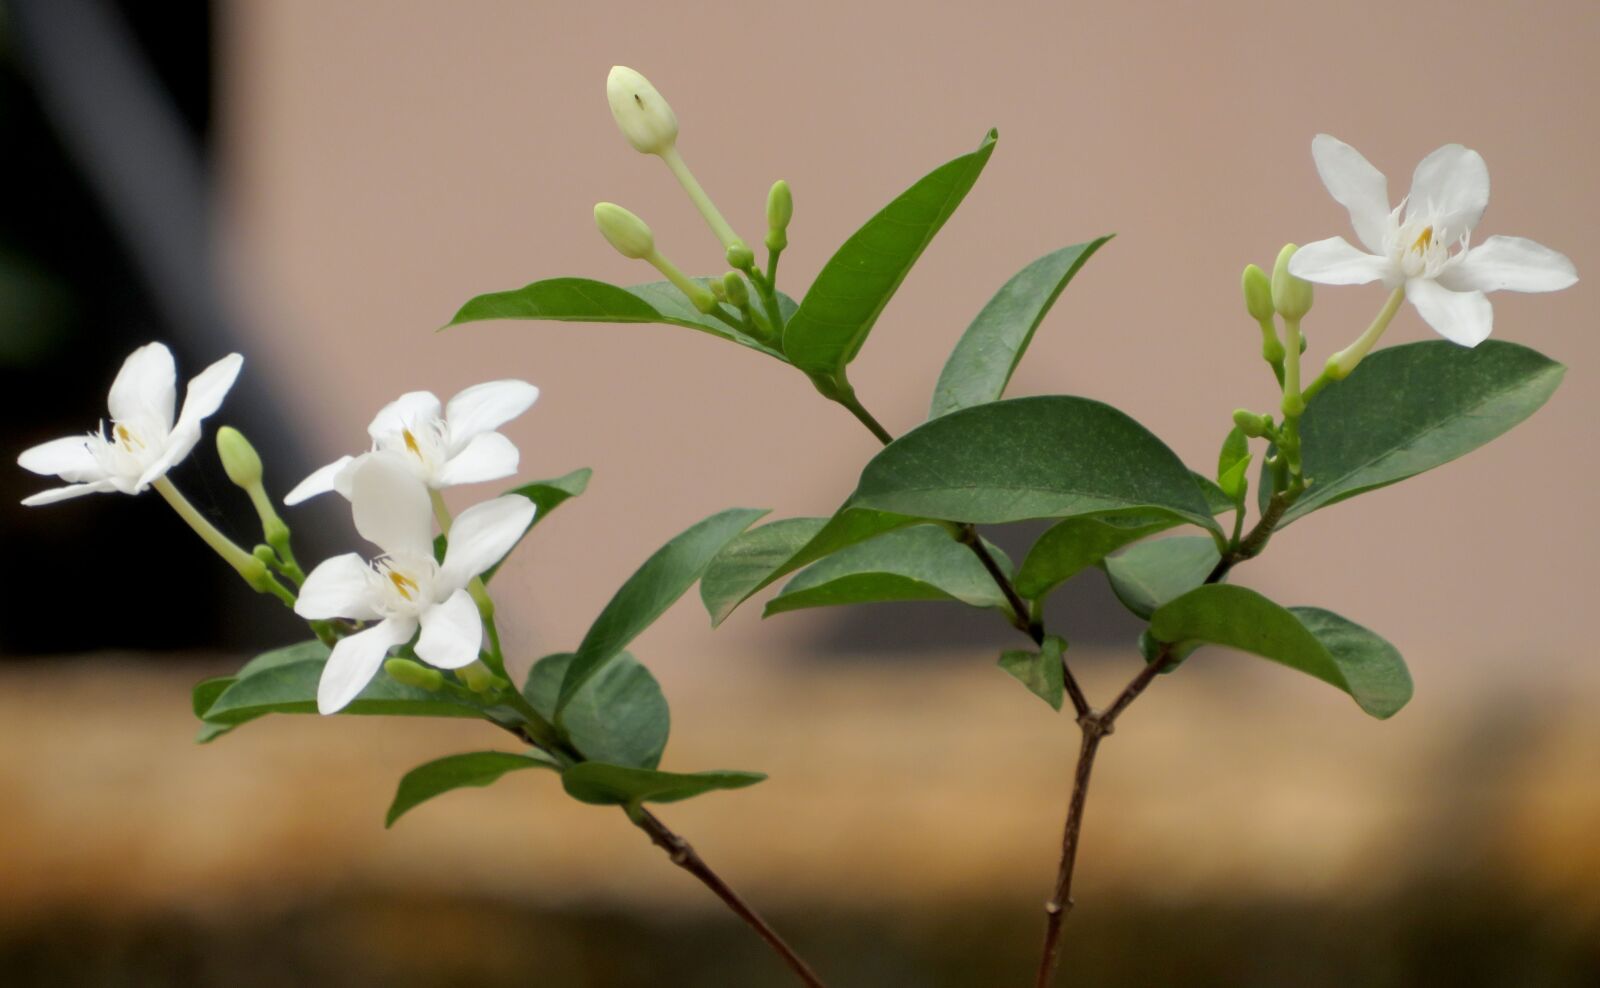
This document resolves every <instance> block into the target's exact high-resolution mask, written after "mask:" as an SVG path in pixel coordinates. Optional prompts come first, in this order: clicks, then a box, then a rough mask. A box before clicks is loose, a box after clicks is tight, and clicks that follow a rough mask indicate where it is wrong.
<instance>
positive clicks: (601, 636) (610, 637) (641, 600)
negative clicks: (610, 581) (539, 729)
mask: <svg viewBox="0 0 1600 988" xmlns="http://www.w3.org/2000/svg"><path fill="white" fill-rule="evenodd" d="M764 514H766V511H765V510H762V509H756V508H729V509H728V510H726V511H720V512H718V513H716V514H714V515H712V516H711V517H709V518H707V519H705V520H704V521H701V522H698V523H696V524H695V525H694V526H692V527H691V528H689V529H688V530H687V531H685V532H684V533H683V534H681V535H679V536H677V537H676V538H674V539H673V540H672V541H671V542H668V543H667V544H666V545H664V546H662V547H661V548H660V549H658V550H656V552H655V554H654V555H652V556H651V557H650V558H649V559H647V560H645V562H644V565H643V566H640V567H639V569H638V571H637V572H635V573H634V574H633V575H632V576H630V577H628V581H627V582H626V583H624V584H623V585H622V587H621V589H619V590H618V591H617V593H616V595H615V596H613V597H612V598H611V601H610V602H609V603H607V604H606V606H605V609H604V610H602V611H601V612H600V616H599V617H597V618H595V621H594V624H592V625H590V626H589V632H588V634H586V635H584V637H583V642H582V643H581V644H579V645H578V653H577V655H576V656H575V657H574V658H573V660H572V663H571V664H570V665H569V666H567V673H566V677H565V678H564V679H563V680H562V682H561V691H560V695H559V697H558V699H557V701H556V713H557V714H558V715H559V714H561V712H562V711H563V710H564V709H565V707H566V705H567V704H568V703H570V702H571V701H572V698H573V697H574V696H576V695H577V693H578V690H580V689H582V688H583V684H584V683H586V682H588V681H589V678H590V677H591V676H593V675H594V674H595V673H597V672H599V671H600V669H601V667H602V666H604V665H605V664H606V663H607V662H609V661H611V660H612V659H613V658H615V657H616V656H617V655H618V654H620V653H621V652H622V650H623V649H624V648H627V647H628V643H629V642H631V641H633V639H634V638H635V637H637V636H638V634H639V633H640V632H641V631H643V630H644V629H646V628H648V627H649V626H650V625H651V624H652V623H653V622H654V621H655V619H656V618H658V617H660V616H661V615H662V614H663V613H665V612H666V609H667V608H668V607H671V606H672V604H673V603H674V602H675V601H676V600H677V599H678V598H679V597H681V596H683V593H684V591H685V590H688V589H689V588H690V587H692V586H694V583H695V581H696V580H698V579H700V575H701V574H702V573H704V572H705V569H706V567H707V566H709V565H710V564H711V560H712V558H713V557H715V556H716V554H717V553H718V552H719V551H721V549H722V547H723V546H725V545H727V544H728V542H729V541H731V540H732V539H733V537H734V536H735V535H738V534H739V533H740V532H742V531H744V530H745V529H746V528H747V527H749V525H750V523H751V522H753V521H755V520H756V519H757V518H760V517H761V516H762V515H764Z"/></svg>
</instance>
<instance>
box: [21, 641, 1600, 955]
mask: <svg viewBox="0 0 1600 988" xmlns="http://www.w3.org/2000/svg"><path fill="white" fill-rule="evenodd" d="M235 665H237V663H229V662H221V661H219V662H216V663H214V670H213V668H212V664H209V663H200V662H196V663H193V664H191V666H190V667H180V668H178V669H173V668H171V667H169V666H165V665H162V666H157V665H156V664H155V663H154V662H151V661H148V660H146V659H143V658H141V657H136V656H105V655H102V656H93V657H86V658H83V659H79V660H71V661H42V660H41V661H36V662H24V663H13V664H11V665H9V666H7V667H3V668H0V794H3V795H0V799H3V811H0V984H4V985H7V986H13V985H119V986H120V985H167V984H182V985H246V986H253V985H280V984H318V985H330V984H333V985H346V984H348V985H356V984H385V985H407V986H409V985H436V984H472V985H480V984H481V985H501V984H504V985H532V984H537V985H558V986H567V985H573V986H613V985H617V986H631V985H707V986H710V985H718V986H722V985H768V984H771V985H783V984H786V983H787V982H786V978H785V975H784V973H783V972H782V971H781V969H780V968H779V967H778V966H777V965H776V963H775V962H774V961H772V960H771V959H770V958H769V957H768V956H767V955H766V954H765V953H764V952H763V951H762V949H761V947H760V946H759V945H758V944H757V942H756V941H755V939H754V938H753V937H750V936H748V935H747V934H746V933H745V932H744V931H743V930H742V929H741V928H740V927H738V926H737V925H736V923H735V921H734V920H733V919H732V918H731V917H730V916H729V915H727V914H725V913H722V912H720V911H719V908H718V907H717V905H716V903H715V902H714V901H713V899H712V898H711V896H710V895H709V894H707V893H706V892H705V891H704V890H703V889H702V888H700V887H699V886H698V885H696V884H694V883H693V882H692V881H691V880H690V879H688V878H687V877H686V876H685V875H683V874H682V873H681V872H679V871H678V870H677V869H675V868H673V867H671V866H670V865H669V864H668V862H667V861H666V860H665V858H664V857H663V856H662V855H661V854H660V852H658V851H657V850H655V849H654V848H652V847H651V846H649V844H648V843H647V842H646V841H645V840H644V839H643V838H642V836H641V835H640V834H639V833H638V832H636V831H635V830H633V829H632V828H631V827H629V826H628V825H627V823H626V821H625V820H624V818H623V816H622V814H620V813H615V812H608V811H606V810H603V809H599V808H592V807H584V806H579V805H577V804H574V803H573V802H571V801H570V800H568V799H566V798H565V797H564V796H563V795H562V794H561V792H560V790H559V787H558V784H557V782H556V781H555V779H554V778H553V777H551V776H549V775H546V774H543V773H538V772H527V773H521V774H519V775H516V776H512V777H509V778H507V779H505V780H502V782H501V783H499V784H498V785H496V786H495V787H493V788H491V789H487V790H468V791H464V792H457V793H452V794H449V795H447V796H446V797H444V798H442V799H440V800H438V801H437V802H435V803H431V804H428V805H425V806H423V807H422V808H420V809H418V810H416V811H414V813H413V814H412V815H411V816H409V817H407V818H405V819H403V820H401V821H400V822H399V823H398V824H397V825H396V827H395V828H394V829H393V830H391V831H385V830H384V829H383V814H384V810H385V809H386V807H387V805H388V800H389V798H390V796H391V795H392V791H393V786H394V783H395V781H396V779H397V778H398V777H399V776H400V775H401V774H402V773H403V772H404V771H405V770H407V769H409V768H411V767H412V766H414V765H416V764H418V763H420V762H422V761H426V760H428V759H430V758H433V757H437V756H439V755H443V754H447V753H452V752H458V751H468V750H474V749H478V748H489V747H497V746H502V739H501V738H500V737H499V736H497V734H496V733H495V732H493V731H492V730H491V729H490V728H488V727H487V726H482V725H477V724H472V723H465V722H462V723H456V722H442V721H440V722H434V721H427V722H424V721H400V720H379V719H371V720H363V719H352V718H340V719H337V720H321V719H318V718H315V717H295V718H290V717H277V718H269V719H267V720H264V721H260V722H257V723H254V724H251V725H248V726H247V727H245V728H244V729H242V730H240V731H238V732H236V733H235V734H234V735H230V736H228V737H225V738H222V739H220V740H219V741H217V742H216V743H214V744H212V745H210V746H205V747H199V746H196V745H194V744H193V743H192V742H191V737H192V734H193V732H194V727H195V725H194V722H193V720H192V719H191V717H190V714H189V699H188V691H189V686H190V685H191V683H193V682H194V681H195V680H197V679H199V678H201V677H202V676H204V675H207V674H210V673H211V672H213V671H216V672H222V671H225V670H227V669H229V668H231V667H233V666H235ZM1430 668H1437V666H1432V667H1430ZM1475 668H1476V667H1475ZM720 672H725V673H726V675H720V676H719V678H717V679H715V680H709V679H698V680H696V681H693V682H679V681H674V680H673V679H671V678H670V677H664V678H667V680H668V681H667V683H666V687H667V690H668V693H669V696H670V697H671V699H672V701H673V703H674V713H675V715H676V718H677V721H678V724H679V725H680V729H679V730H677V731H676V732H675V737H674V739H673V743H672V745H671V746H670V747H669V749H668V752H667V762H666V767H668V768H678V769H686V770H687V769H702V768H714V767H729V768H748V769H760V770H764V771H767V772H769V773H770V774H771V776H772V778H771V780H770V781H768V782H767V783H764V784H762V785H760V786H757V787H755V788H754V789H751V790H747V791H744V792H736V793H725V794H715V795H712V796H708V797H705V798H703V799H700V800H696V801H692V802H690V803H687V804H682V805H675V806H668V807H664V808H662V812H661V815H662V816H663V817H664V818H665V819H666V820H667V821H668V822H669V823H670V824H671V825H673V826H674V827H675V828H677V829H678V830H679V831H680V832H682V833H683V834H685V835H686V836H687V837H689V838H690V839H691V841H693V842H694V843H695V844H696V846H697V847H698V848H699V849H700V851H701V852H702V853H703V855H704V856H705V857H706V858H707V859H708V860H709V861H710V862H711V863H712V864H713V865H714V866H715V867H717V868H718V869H719V870H721V871H722V873H723V874H724V875H725V876H726V877H728V878H729V880H730V881H731V882H732V883H733V884H734V885H735V886H736V887H737V888H739V889H740V890H741V891H743V892H744V893H745V894H746V895H747V896H748V897H749V898H751V899H752V900H753V901H754V902H755V903H757V904H758V905H759V906H760V907H761V908H763V909H765V910H767V911H768V912H769V913H770V915H771V916H772V917H773V918H774V919H775V921H776V922H777V923H778V925H779V926H780V927H782V928H783V929H784V930H785V931H786V932H788V933H789V934H790V935H791V937H792V939H793V940H794V941H795V942H796V943H797V945H798V946H799V947H800V948H801V950H802V952H803V953H806V954H808V955H809V956H810V957H811V959H812V960H813V961H814V962H815V963H816V965H817V966H818V968H819V969H820V970H821V971H822V972H823V973H824V975H825V976H826V977H828V978H829V980H830V983H832V984H836V985H909V986H920V985H950V986H957V985H960V986H968V985H970V986H988V985H1020V984H1024V983H1031V966H1032V963H1033V951H1034V949H1035V947H1036V940H1037V936H1038V934H1039V930H1040V922H1039V915H1038V906H1039V903H1040V902H1042V900H1043V898H1044V895H1045V893H1046V890H1047V886H1048V883H1049V880H1050V877H1051V875H1052V874H1053V870H1054V865H1055V852H1056V845H1057V841H1058V839H1059V836H1058V828H1059V826H1060V821H1061V814H1062V811H1063V807H1064V801H1065V796H1066V791H1065V785H1066V780H1067V777H1068V773H1069V771H1070V762H1069V758H1070V755H1071V751H1072V749H1073V745H1074V743H1075V736H1076V732H1075V731H1073V730H1072V728H1071V726H1070V724H1068V723H1067V722H1066V721H1065V720H1063V719H1062V718H1060V717H1058V716H1056V715H1053V714H1051V713H1050V711H1049V710H1048V709H1047V708H1046V707H1044V706H1043V705H1042V704H1040V703H1038V702H1037V701H1035V700H1033V699H1032V698H1031V697H1028V696H1027V695H1026V694H1025V693H1024V692H1023V691H1022V690H1021V689H1019V688H1018V687H1017V686H1016V685H1015V684H1013V683H1011V682H1010V681H1008V680H1007V679H1006V678H1005V677H1004V676H1003V675H1002V674H1000V673H999V672H998V671H996V670H995V669H993V668H992V667H986V665H985V663H983V662H980V661H974V660H973V659H972V658H971V657H970V656H969V657H967V658H966V659H965V660H962V661H947V662H941V663H936V664H932V665H926V666H915V667H913V666H906V665H900V666H893V665H891V666H884V665H879V664H872V665H867V664H862V665H851V664H847V663H842V662H840V663H831V664H828V665H823V666H817V665H801V664H798V663H785V662H780V661H769V662H766V663H760V662H754V661H752V662H751V663H750V664H748V665H744V666H740V667H737V668H733V669H729V670H723V671H720ZM1127 672H1128V669H1127V660H1126V659H1125V658H1124V659H1119V660H1113V659H1110V658H1106V659H1104V660H1103V661H1100V662H1097V663H1091V664H1090V665H1089V668H1088V677H1087V678H1088V679H1089V681H1090V682H1089V686H1090V689H1091V691H1095V690H1099V691H1102V692H1105V691H1108V690H1109V689H1111V688H1112V687H1113V686H1114V685H1115V683H1117V682H1119V681H1120V680H1121V679H1123V678H1124V677H1125V676H1126V675H1127ZM1490 675H1491V674H1490V673H1489V672H1487V671H1485V672H1481V673H1465V672H1464V673H1462V676H1463V677H1465V678H1458V679H1455V680H1453V681H1451V682H1444V681H1443V678H1442V677H1440V676H1437V675H1435V676H1432V677H1431V678H1430V679H1428V680H1426V681H1424V682H1421V683H1419V688H1418V699H1417V700H1416V701H1414V703H1413V705H1412V707H1411V708H1409V709H1407V710H1405V711H1403V712H1402V713H1401V714H1400V715H1399V716H1397V717H1396V718H1395V719H1394V720H1392V721H1390V722H1387V723H1381V724H1380V723H1375V722H1372V721H1369V720H1367V719H1366V718H1364V717H1362V716H1361V715H1360V714H1359V712H1358V711H1357V710H1356V709H1355V708H1354V707H1353V706H1352V705H1350V704H1349V703H1348V702H1347V701H1343V699H1342V698H1340V697H1338V696H1337V694H1334V693H1332V692H1330V691H1327V690H1326V688H1324V687H1321V686H1318V685H1317V684H1314V683H1310V682H1300V681H1298V680H1297V679H1295V678H1294V677H1286V676H1284V675H1283V674H1282V673H1281V672H1280V671H1278V670H1274V669H1269V668H1266V667H1265V664H1264V663H1255V662H1251V661H1249V660H1246V659H1242V658H1239V657H1235V656H1227V655H1223V654H1220V653H1219V654H1218V655H1217V657H1216V659H1215V660H1214V661H1213V662H1211V663H1210V664H1209V668H1208V669H1207V670H1206V673H1205V674H1202V675H1194V674H1189V673H1188V670H1183V671H1182V672H1180V674H1179V675H1177V676H1174V677H1171V678H1170V679H1168V680H1164V681H1162V682H1161V683H1159V684H1158V685H1157V688H1156V689H1153V690H1152V691H1151V693H1150V694H1149V695H1148V697H1147V698H1146V699H1145V700H1142V701H1141V703H1140V706H1139V707H1137V708H1136V709H1135V710H1134V711H1133V712H1132V713H1131V714H1130V715H1129V716H1128V717H1126V718H1125V719H1124V720H1123V722H1122V723H1121V725H1119V731H1118V733H1117V734H1116V736H1115V737H1114V738H1113V739H1111V740H1110V741H1108V743H1107V747H1106V749H1105V752H1104V754H1103V756H1102V758H1101V760H1100V764H1099V768H1098V776H1097V778H1096V779H1095V785H1094V792H1093V794H1092V799H1091V803H1090V808H1089V814H1088V823H1087V828H1086V832H1085V844H1084V856H1083V859H1082V867H1081V870H1080V875H1081V882H1080V887H1079V894H1078V909H1077V911H1076V912H1074V914H1073V916H1072V918H1071V921H1070V924H1069V931H1070V932H1069V935H1068V946H1067V951H1068V961H1067V964H1066V969H1067V971H1068V972H1069V974H1070V975H1071V976H1070V977H1068V978H1066V979H1064V982H1065V983H1070V984H1074V985H1217V986H1223V985H1227V986H1236V985H1244V986H1258V985H1259V986H1281V985H1296V986H1323V985H1327V986H1333V985H1341V986H1344V985H1362V986H1369V985H1370V986H1410V985H1452V986H1460V985H1507V986H1510V985H1517V986H1524V985H1526V986H1545V985H1552V986H1568V985H1571V986H1593V985H1596V984H1600V721H1597V719H1596V718H1595V717H1594V716H1593V713H1592V711H1593V709H1594V700H1595V698H1596V697H1597V696H1600V670H1596V669H1594V668H1592V667H1591V668H1589V669H1588V670H1579V669H1577V668H1576V667H1574V669H1573V670H1572V671H1571V672H1570V673H1568V672H1563V674H1562V676H1561V678H1560V679H1559V680H1556V679H1552V680H1551V681H1550V684H1549V685H1548V687H1539V686H1537V685H1535V686H1533V687H1527V686H1524V687H1522V688H1519V689H1518V690H1517V691H1516V692H1515V693H1514V694H1512V695H1508V694H1506V693H1504V692H1503V687H1496V686H1494V685H1493V684H1492V683H1491V682H1490V679H1489V677H1490ZM912 684H914V687H915V688H914V689H908V685H912ZM1241 693H1242V694H1243V695H1246V696H1258V697H1259V698H1260V700H1259V702H1257V703H1249V702H1247V703H1245V704H1243V705H1240V704H1238V703H1224V702H1223V701H1224V700H1225V699H1226V697H1225V696H1224V694H1229V695H1234V696H1237V695H1239V694H1241ZM1224 710H1228V711H1231V712H1230V713H1227V714H1226V715H1224V714H1223V713H1221V711H1224Z"/></svg>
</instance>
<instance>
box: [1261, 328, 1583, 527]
mask: <svg viewBox="0 0 1600 988" xmlns="http://www.w3.org/2000/svg"><path fill="white" fill-rule="evenodd" d="M1565 372H1566V368H1564V367H1562V366H1561V365H1560V364H1558V363H1556V362H1555V361H1553V360H1551V359H1550V358H1548V357H1546V356H1544V355H1542V354H1540V353H1538V352H1537V351H1534V350H1530V349H1528V348H1527V347H1525V346H1518V345H1517V344H1515V343H1503V342H1501V341H1499V340H1488V341H1485V342H1483V343H1480V344H1479V345H1478V346H1477V347H1476V348H1473V349H1468V348H1466V347H1461V346H1457V345H1456V344H1454V343H1449V342H1446V341H1444V340H1430V341H1427V342H1424V343H1407V344H1405V345H1403V346H1397V347H1390V348H1388V349H1386V350H1379V351H1378V352H1377V353H1374V354H1372V355H1371V356H1369V357H1367V358H1366V359H1365V360H1363V361H1362V362H1361V365H1360V366H1359V367H1357V368H1356V370H1355V373H1353V374H1351V375H1350V376H1349V377H1348V378H1346V379H1345V380H1343V381H1340V382H1338V383H1335V384H1331V385H1329V386H1328V387H1327V388H1326V389H1325V390H1324V391H1323V392H1322V393H1321V394H1319V395H1317V397H1316V398H1315V399H1314V400H1313V401H1312V402H1311V405H1310V407H1308V408H1307V409H1306V413H1305V416H1304V417H1303V418H1301V420H1300V441H1301V447H1302V449H1303V450H1304V452H1303V454H1302V457H1303V458H1302V464H1303V467H1304V471H1305V476H1306V479H1307V481H1308V482H1309V483H1310V485H1311V486H1310V488H1309V489H1307V491H1306V492H1305V493H1304V494H1302V495H1301V496H1300V498H1299V499H1298V500H1296V501H1295V503H1294V504H1292V505H1290V507H1289V510H1288V511H1287V512H1286V513H1285V514H1284V516H1283V521H1282V522H1280V523H1279V525H1280V527H1281V526H1282V525H1287V524H1288V523H1290V522H1292V521H1294V520H1295V519H1297V518H1302V517H1304V516H1306V515H1308V514H1310V513H1311V512H1313V511H1316V510H1317V509H1318V508H1322V507H1326V506H1327V505H1330V504H1334V503H1335V502H1338V501H1342V500H1344V499H1345V498H1347V497H1353V496H1355V495H1357V494H1361V493H1363V492H1365V491H1370V490H1375V489H1376V488H1379V487H1383V486H1386V485H1388V484H1392V483H1395V482H1396V481H1400V480H1405V479H1406V478H1407V477H1412V476H1415V475H1417V474H1419V473H1422V472H1423V471H1425V470H1431V469H1433V468H1434V467H1436V466H1440V465H1441V464H1444V463H1448V462H1450V461H1451V460H1453V459H1455V458H1456V457H1458V456H1462V455H1464V454H1466V453H1469V452H1471V451H1472V450H1474V449H1477V448H1478V447H1479V446H1482V445H1483V444H1484V443H1487V442H1489V441H1490V440H1491V439H1494V438H1495V437H1497V436H1499V435H1500V434H1502V433H1504V432H1506V431H1507V430H1509V429H1510V428H1511V427H1512V426H1514V425H1516V424H1517V423H1518V422H1521V421H1522V420H1523V419H1525V418H1527V417H1528V416H1529V415H1532V414H1533V413H1534V412H1535V411H1537V410H1538V408H1539V406H1541V405H1543V404H1544V403H1545V401H1546V400H1547V399H1548V398H1549V397H1550V395H1551V394H1553V393H1554V392H1555V389H1556V386H1557V385H1558V384H1560V383H1561V376H1562V374H1564V373H1565ZM1270 496H1271V484H1270V483H1267V482H1265V481H1264V482H1263V483H1262V484H1261V492H1260V497H1261V500H1262V503H1263V504H1265V503H1266V500H1267V499H1268V498H1269V497H1270Z"/></svg>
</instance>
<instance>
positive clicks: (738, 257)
mask: <svg viewBox="0 0 1600 988" xmlns="http://www.w3.org/2000/svg"><path fill="white" fill-rule="evenodd" d="M754 263H756V255H755V253H754V252H753V251H751V250H750V248H749V247H746V246H745V245H744V241H742V240H736V241H734V242H733V246H731V247H729V248H728V264H729V265H731V266H732V267H735V268H738V269H739V270H740V271H743V270H745V269H746V268H748V267H750V266H751V265H752V264H754Z"/></svg>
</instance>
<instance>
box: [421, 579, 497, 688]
mask: <svg viewBox="0 0 1600 988" xmlns="http://www.w3.org/2000/svg"><path fill="white" fill-rule="evenodd" d="M482 647H483V619H482V618H480V617H479V616H478V605H477V604H474V603H473V602H472V595H471V594H469V593H467V592H466V591H465V590H457V591H456V592H455V593H453V594H451V595H450V596H449V597H447V598H446V599H445V602H444V603H442V604H435V605H433V606H432V607H430V608H428V609H427V610H426V611H423V612H422V634H421V636H419V637H418V638H417V658H419V659H421V660H422V661H424V662H426V663H428V664H429V665H434V666H438V667H439V668H440V669H460V668H461V667H462V666H470V665H472V663H474V662H476V661H477V660H478V649H480V648H482Z"/></svg>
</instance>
